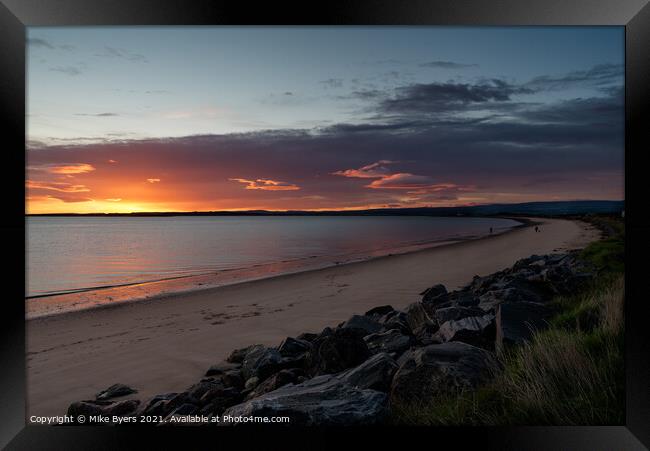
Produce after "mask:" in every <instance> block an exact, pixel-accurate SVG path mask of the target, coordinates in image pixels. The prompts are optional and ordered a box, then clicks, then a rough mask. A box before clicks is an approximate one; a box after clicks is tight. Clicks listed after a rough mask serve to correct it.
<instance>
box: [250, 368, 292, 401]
mask: <svg viewBox="0 0 650 451" xmlns="http://www.w3.org/2000/svg"><path fill="white" fill-rule="evenodd" d="M301 376H304V373H303V372H302V371H300V370H298V369H290V370H280V371H279V372H277V373H275V374H274V375H273V376H271V377H269V378H268V379H266V380H265V381H264V382H262V383H261V384H259V385H258V386H256V387H255V388H254V390H253V391H251V392H250V393H249V394H248V395H247V396H246V398H247V399H253V398H257V397H258V396H262V395H263V394H265V393H268V392H271V391H273V390H277V389H278V388H280V387H282V386H284V385H287V384H292V383H296V382H297V381H298V379H299V378H300V377H301Z"/></svg>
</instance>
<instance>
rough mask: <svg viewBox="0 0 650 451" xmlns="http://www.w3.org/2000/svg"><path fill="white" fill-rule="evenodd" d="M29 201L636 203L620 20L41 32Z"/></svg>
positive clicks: (44, 205) (133, 205)
mask: <svg viewBox="0 0 650 451" xmlns="http://www.w3.org/2000/svg"><path fill="white" fill-rule="evenodd" d="M27 60H28V67H27V69H28V80H27V103H28V105H27V110H28V111H27V139H28V143H27V147H28V149H27V174H26V178H27V180H26V190H27V199H26V204H27V212H28V213H61V212H76V213H90V212H132V211H210V210H240V209H244V210H248V209H268V210H289V209H305V210H306V209H310V210H319V209H359V208H379V207H382V208H383V207H414V206H450V205H470V204H487V203H497V202H498V203H502V202H503V203H512V202H527V201H537V200H576V199H617V200H619V199H623V198H624V193H623V180H624V170H623V168H624V165H623V157H624V155H623V149H624V135H623V130H624V112H623V86H624V32H623V28H622V27H584V28H568V27H547V28H522V27H513V28H490V27H483V28H462V27H306V28H303V27H291V28H277V27H256V28H237V27H173V28H168V27H119V28H110V27H97V28H87V27H70V28H41V27H32V28H29V29H28V49H27Z"/></svg>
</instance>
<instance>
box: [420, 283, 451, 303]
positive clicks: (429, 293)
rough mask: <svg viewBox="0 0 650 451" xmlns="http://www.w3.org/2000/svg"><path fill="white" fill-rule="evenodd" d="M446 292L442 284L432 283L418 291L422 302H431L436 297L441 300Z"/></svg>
mask: <svg viewBox="0 0 650 451" xmlns="http://www.w3.org/2000/svg"><path fill="white" fill-rule="evenodd" d="M446 294H447V288H446V287H445V286H444V285H442V284H438V285H434V286H432V287H431V288H427V289H426V290H424V291H423V292H422V293H420V295H421V296H422V302H426V303H433V302H434V301H435V300H436V299H439V300H442V299H444V297H445V295H446Z"/></svg>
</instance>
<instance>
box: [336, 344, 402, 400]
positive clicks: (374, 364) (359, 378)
mask: <svg viewBox="0 0 650 451" xmlns="http://www.w3.org/2000/svg"><path fill="white" fill-rule="evenodd" d="M395 371H397V363H396V362H395V360H394V359H393V358H392V357H390V356H389V355H388V354H387V353H385V352H382V353H379V354H376V355H374V356H372V357H371V358H369V359H368V360H366V361H365V362H363V363H362V364H361V365H359V366H357V367H356V368H352V369H349V370H347V371H344V372H343V373H341V374H339V375H338V376H337V378H338V379H339V380H341V381H343V382H346V383H347V384H350V385H351V386H352V387H355V388H361V389H364V388H371V389H373V390H378V391H385V392H387V391H388V390H389V389H390V383H391V381H392V379H393V375H394V374H395Z"/></svg>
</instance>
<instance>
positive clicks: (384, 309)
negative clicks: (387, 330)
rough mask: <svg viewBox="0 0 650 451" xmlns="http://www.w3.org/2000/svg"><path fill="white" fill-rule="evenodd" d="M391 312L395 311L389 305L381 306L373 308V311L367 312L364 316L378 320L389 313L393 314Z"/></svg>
mask: <svg viewBox="0 0 650 451" xmlns="http://www.w3.org/2000/svg"><path fill="white" fill-rule="evenodd" d="M393 311H395V309H394V308H393V307H392V306H390V305H382V306H379V307H375V308H373V309H370V310H368V311H367V312H366V313H365V316H369V317H371V318H373V319H376V318H380V317H382V316H384V315H386V314H387V313H390V312H393Z"/></svg>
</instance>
